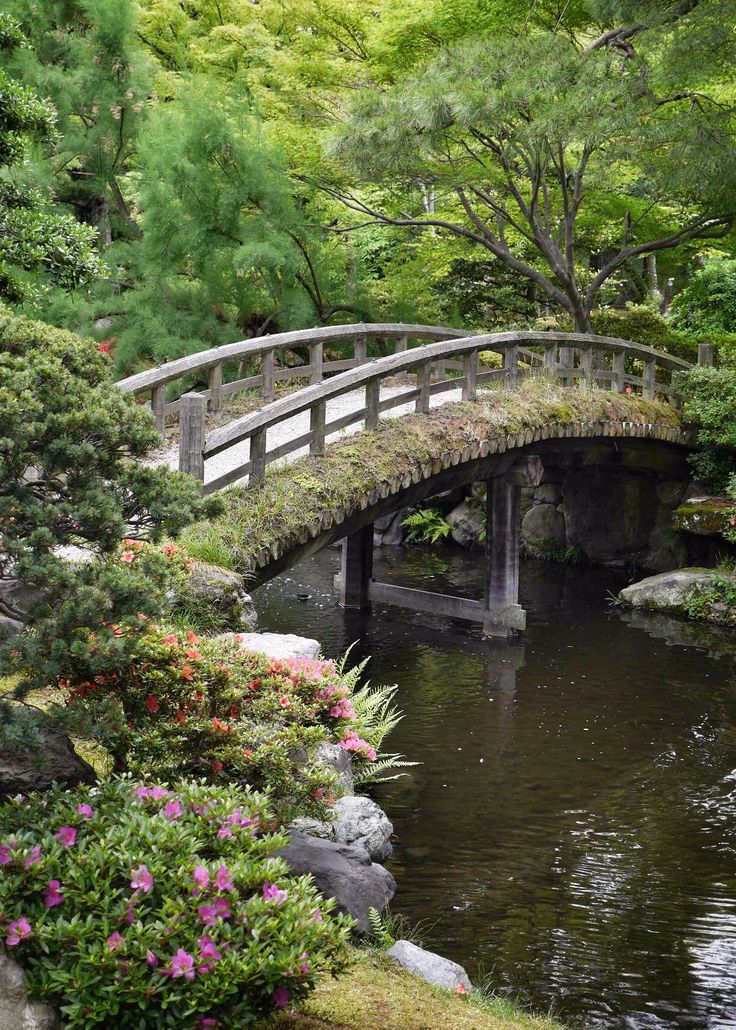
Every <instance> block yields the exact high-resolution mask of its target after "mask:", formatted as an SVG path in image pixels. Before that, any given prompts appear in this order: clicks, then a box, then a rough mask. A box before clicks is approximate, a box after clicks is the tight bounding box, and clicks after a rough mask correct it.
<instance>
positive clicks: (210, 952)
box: [197, 935, 222, 962]
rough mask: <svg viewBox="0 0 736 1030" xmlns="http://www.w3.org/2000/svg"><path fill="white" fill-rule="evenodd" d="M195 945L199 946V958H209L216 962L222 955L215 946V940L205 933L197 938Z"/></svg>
mask: <svg viewBox="0 0 736 1030" xmlns="http://www.w3.org/2000/svg"><path fill="white" fill-rule="evenodd" d="M197 947H198V948H199V955H200V958H203V959H210V960H211V961H212V962H218V961H219V960H220V959H221V958H222V955H221V954H220V952H219V951H218V950H217V947H216V946H215V942H214V941H213V940H212V938H211V937H208V936H207V935H205V936H204V937H200V938H199V940H198V941H197Z"/></svg>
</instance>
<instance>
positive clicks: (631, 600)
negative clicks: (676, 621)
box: [618, 568, 714, 614]
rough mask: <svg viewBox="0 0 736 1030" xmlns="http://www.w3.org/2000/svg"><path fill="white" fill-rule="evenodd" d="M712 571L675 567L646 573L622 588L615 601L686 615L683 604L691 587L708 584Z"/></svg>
mask: <svg viewBox="0 0 736 1030" xmlns="http://www.w3.org/2000/svg"><path fill="white" fill-rule="evenodd" d="M713 571H714V570H713V569H699V568H690V569H675V570H674V571H673V572H660V573H658V574H657V575H656V576H647V578H646V579H641V580H639V582H638V583H632V584H631V586H628V587H624V589H623V590H621V591H620V593H619V595H618V596H619V600H620V601H623V602H624V604H627V605H630V606H631V607H632V608H647V609H650V610H653V611H663V612H678V613H680V614H686V610H685V605H686V604H687V601H688V598H689V597H690V595H691V594H692V593H693V591H694V590H697V589H699V588H701V587H705V586H708V584H709V583H710V579H711V576H712V575H713Z"/></svg>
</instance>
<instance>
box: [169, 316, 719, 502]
mask: <svg viewBox="0 0 736 1030" xmlns="http://www.w3.org/2000/svg"><path fill="white" fill-rule="evenodd" d="M339 328H344V327H339ZM435 331H437V332H439V331H441V330H435ZM322 332H324V330H322ZM454 332H456V331H454ZM525 344H528V345H531V346H533V347H534V348H535V351H529V350H528V349H527V348H525V347H524V345H525ZM222 349H223V348H220V350H222ZM483 351H495V352H497V353H499V354H501V356H502V362H503V364H502V367H501V368H490V369H489V368H486V367H484V366H482V365H481V364H480V361H479V355H480V353H481V352H483ZM539 352H541V353H539ZM521 357H524V359H525V364H524V365H522V364H521V363H520V358H521ZM458 359H459V360H458ZM699 360H700V361H701V362H702V363H705V364H710V363H712V349H711V350H709V349H708V345H705V346H703V347H701V352H700V358H699ZM453 361H454V367H455V368H456V370H457V371H458V372H459V375H457V376H449V377H446V378H445V377H443V378H441V379H439V380H438V381H437V380H435V381H433V376H432V370H433V368H436V367H441V368H443V369H445V368H447V367H448V365H449V363H450V362H453ZM535 366H536V367H535ZM691 367H692V366H691V365H690V363H689V362H687V361H683V360H682V359H681V358H677V357H675V356H673V355H671V354H665V353H661V352H659V351H656V350H654V349H653V348H652V347H647V346H645V345H643V344H638V343H632V342H630V341H628V340H621V339H617V338H615V337H606V336H596V335H591V334H588V335H586V334H579V333H551V332H544V333H534V332H507V333H490V334H481V335H476V336H465V337H461V338H457V337H454V338H451V339H445V340H442V341H439V342H436V343H429V344H425V345H424V346H422V347H418V348H414V349H412V350H408V351H407V350H404V349H403V348H402V349H400V350H398V352H397V353H395V354H392V355H388V356H387V357H383V358H374V359H372V360H369V361H365V362H364V363H361V364H359V365H357V366H356V367H353V368H350V369H348V370H346V371H344V372H341V373H338V374H337V375H335V376H334V377H333V378H331V379H329V380H326V381H324V382H321V383H314V384H312V385H310V386H307V387H305V388H303V389H301V390H298V391H296V392H295V393H292V394H289V395H287V396H285V397H282V398H280V399H278V400H275V401H272V402H271V403H267V404H266V405H265V406H264V407H262V408H260V409H259V410H258V411H255V412H253V413H251V414H249V415H245V416H243V417H242V418H238V419H235V420H234V421H233V422H231V423H229V424H228V425H226V426H223V427H221V428H219V429H214V430H213V431H212V432H210V433H209V434H206V430H205V426H206V410H207V403H208V399H207V396H206V395H205V394H204V393H187V394H184V396H183V397H182V398H181V427H180V436H179V467H180V469H181V470H182V471H184V472H188V473H190V474H192V475H194V476H196V477H197V478H198V479H200V480H202V481H204V465H205V461H206V460H207V459H208V458H212V457H214V456H215V455H217V454H220V453H222V452H223V451H226V450H229V449H231V448H236V447H237V448H238V449H240V450H242V451H243V452H244V450H245V445H246V442H247V443H248V444H249V447H248V455H247V459H246V460H243V461H242V462H240V463H239V464H238V465H237V466H236V467H234V468H231V469H230V470H228V471H227V472H226V473H224V474H223V475H220V476H218V477H216V478H213V479H210V480H209V481H208V482H207V483H206V484H205V486H204V490H205V491H206V492H207V493H211V492H213V491H214V490H218V489H221V488H222V487H225V486H228V485H229V484H231V483H233V482H236V481H237V480H239V479H242V478H244V477H245V476H246V475H247V476H248V477H249V480H250V482H262V481H263V479H264V477H265V474H266V467H267V465H269V464H270V463H271V462H273V461H276V460H278V459H279V458H283V457H285V456H286V455H288V454H291V453H293V452H294V451H297V450H300V449H302V448H304V447H307V446H308V447H309V452H310V454H312V455H315V456H319V455H321V454H323V453H324V449H325V441H326V439H327V437H328V436H330V434H332V433H335V432H338V431H340V430H342V429H346V428H347V427H349V426H351V425H355V424H357V423H363V424H364V426H365V428H366V429H372V428H375V426H376V425H377V424H378V419H379V417H380V415H381V414H382V413H383V412H385V411H388V410H390V409H391V408H394V407H398V406H400V405H406V404H411V403H413V404H414V405H415V410H416V411H417V412H426V411H428V410H429V404H430V398H431V397H432V396H433V395H435V394H441V393H445V392H447V391H451V390H457V389H458V388H459V389H460V390H461V391H462V398H463V399H464V400H469V401H474V400H476V399H477V392H478V385H479V384H482V383H484V382H493V381H495V382H497V383H501V384H502V385H504V386H506V387H507V388H514V387H515V386H516V384H517V383H518V381H519V380H520V379H521V378H522V377H523V376H524V375H529V374H542V375H546V376H547V377H548V378H550V379H551V380H553V381H559V382H561V383H562V384H563V385H568V386H571V385H573V384H574V383H582V384H585V385H587V386H594V385H601V386H603V387H605V388H606V389H613V390H615V391H618V392H624V391H626V392H639V393H641V395H642V396H643V397H647V398H654V397H657V396H659V397H662V398H664V399H666V400H668V401H670V402H672V403H675V404H676V403H677V400H676V395H675V391H674V389H673V386H672V383H671V377H672V373H673V372H675V371H679V370H685V369H688V368H691ZM632 369H633V371H632ZM412 371H413V372H415V373H416V378H415V380H414V381H409V382H408V383H407V382H406V381H404V383H403V384H400V385H399V392H398V393H393V394H392V395H391V396H388V397H384V398H381V393H380V390H381V383H382V382H383V381H385V380H386V379H388V378H389V377H394V376H397V375H400V374H402V373H407V372H412ZM639 372H641V374H638V373H639ZM402 386H403V387H404V388H402ZM359 389H362V390H364V391H365V394H364V397H365V400H364V404H363V406H362V407H359V408H354V409H352V410H350V411H348V412H347V413H345V414H342V415H340V416H339V417H338V418H335V419H333V420H332V421H330V422H328V421H327V404H328V402H329V401H333V400H336V399H338V398H340V397H343V396H345V395H346V394H348V393H352V392H354V391H356V390H359ZM304 412H309V430H308V431H307V432H305V433H301V434H300V435H297V436H293V437H292V438H291V439H289V440H287V441H285V442H283V443H281V444H279V445H278V446H276V447H273V448H272V449H270V450H269V449H268V431H269V429H272V428H273V427H275V426H277V425H279V424H280V423H282V422H285V421H286V420H287V419H290V418H292V417H294V416H296V415H300V414H303V413H304ZM243 457H244V458H245V454H244V453H243Z"/></svg>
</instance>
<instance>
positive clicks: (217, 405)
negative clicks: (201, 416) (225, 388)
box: [208, 365, 222, 414]
mask: <svg viewBox="0 0 736 1030" xmlns="http://www.w3.org/2000/svg"><path fill="white" fill-rule="evenodd" d="M209 380H210V383H209V386H210V399H209V405H208V407H209V409H210V411H211V412H212V413H213V414H216V413H217V412H218V411H221V410H222V365H213V366H212V368H211V369H210V374H209Z"/></svg>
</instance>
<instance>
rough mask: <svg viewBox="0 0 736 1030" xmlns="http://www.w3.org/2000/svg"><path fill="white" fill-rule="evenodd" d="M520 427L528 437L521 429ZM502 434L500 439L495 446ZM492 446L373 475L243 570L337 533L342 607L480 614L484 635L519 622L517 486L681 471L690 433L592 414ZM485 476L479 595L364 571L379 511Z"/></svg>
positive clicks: (280, 561) (474, 617)
mask: <svg viewBox="0 0 736 1030" xmlns="http://www.w3.org/2000/svg"><path fill="white" fill-rule="evenodd" d="M530 435H532V436H533V437H534V438H532V439H527V438H528V437H529V436H530ZM503 444H505V446H502V445H503ZM496 445H497V449H496V450H495V453H485V454H484V453H483V450H484V449H486V451H488V450H489V448H488V447H487V446H486V447H485V448H484V445H473V446H471V447H467V448H465V449H464V450H463V451H462V452H461V451H455V452H448V453H445V454H443V455H441V456H440V457H439V458H437V459H436V460H435V461H434V462H432V463H431V464H430V465H424V466H422V467H421V468H417V469H416V470H414V472H413V473H412V474H411V475H409V476H404V477H403V479H402V480H401V482H396V481H394V482H392V483H386V484H381V485H379V486H378V487H377V488H376V489H375V490H374V491H372V492H371V494H370V495H369V496H368V497H366V498H365V499H364V501H365V503H364V504H363V505H361V507H360V508H359V509H358V510H355V511H352V512H345V513H343V512H339V513H334V514H331V513H325V516H324V517H323V519H322V522H321V524H320V525H319V526H318V527H316V526H312V527H310V528H309V531H308V532H305V533H303V534H302V539H300V540H299V541H294V542H290V543H289V544H288V545H286V546H284V547H283V549H279V548H278V547H276V548H271V549H270V550H268V551H265V553H262V554H260V555H258V557H257V562H254V563H253V567H252V568H251V569H250V570H249V571H250V575H251V577H252V579H253V580H255V582H256V584H258V583H263V582H266V581H267V580H269V579H271V578H272V577H273V576H276V575H278V574H279V573H280V572H282V571H283V570H284V569H286V568H289V567H290V566H292V565H294V564H296V563H297V562H298V561H300V560H301V559H302V558H304V557H307V556H308V555H310V554H314V553H316V552H317V551H320V550H322V549H323V548H325V547H328V546H330V545H331V544H334V543H336V542H337V541H340V540H342V541H343V559H342V571H341V574H340V576H339V577H337V580H336V586H337V588H338V592H339V596H340V600H341V603H342V604H343V605H344V606H345V607H348V608H351V607H352V608H360V607H365V606H368V605H369V604H370V603H371V602H372V601H374V602H376V603H383V604H397V605H400V606H401V607H404V608H411V609H415V610H418V611H424V612H429V613H434V614H437V615H445V616H451V617H456V618H461V619H467V620H470V621H473V622H478V623H480V624H482V626H483V630H484V632H485V633H486V634H487V635H490V636H508V635H510V634H512V633H514V632H516V631H519V630H523V629H524V628H525V624H526V616H525V613H524V611H523V610H522V608H521V607H520V606H519V603H518V582H519V549H520V539H519V537H520V532H519V526H520V516H519V508H520V495H521V488H522V486H523V485H525V484H529V485H536V483H537V482H539V479H540V478H541V477H542V475H543V473H544V470H545V469H547V470H548V469H553V468H554V469H571V468H584V467H592V466H596V467H598V468H601V467H602V468H611V469H621V468H625V469H628V470H632V471H635V470H638V471H641V472H645V473H650V474H652V475H659V476H666V477H668V478H673V477H674V478H680V477H681V478H685V477H686V476H687V473H688V466H687V461H686V459H687V454H688V450H689V448H690V445H691V442H690V439H689V437H688V436H687V434H685V433H683V432H681V431H680V430H677V429H674V428H673V427H672V426H659V425H651V424H649V425H645V424H639V423H595V424H592V425H590V426H586V427H581V426H577V427H570V426H556V427H542V428H541V429H540V430H538V431H535V432H534V433H533V434H530V433H529V432H527V434H526V435H524V434H519V435H517V436H516V437H514V436H510V437H507V438H504V440H502V441H501V443H500V444H499V442H498V441H496ZM482 481H485V482H486V483H487V486H488V489H487V491H486V496H487V512H486V517H487V528H486V544H485V590H484V597H483V599H482V600H480V599H479V600H477V601H472V600H467V599H465V598H458V597H452V596H449V595H443V594H435V593H430V592H427V591H422V590H414V589H409V588H406V587H400V586H396V585H393V584H386V583H378V582H376V581H375V580H374V579H373V562H372V555H373V525H374V523H375V522H376V521H377V520H378V519H380V518H382V517H383V516H387V515H390V514H392V513H394V512H396V511H399V510H401V509H403V508H407V507H411V506H414V505H419V504H422V503H423V502H425V501H427V500H429V499H430V498H432V497H435V496H437V495H438V494H440V493H444V492H445V491H449V490H455V489H457V488H459V487H463V486H467V485H469V484H471V483H476V482H482Z"/></svg>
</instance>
